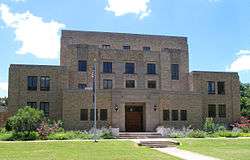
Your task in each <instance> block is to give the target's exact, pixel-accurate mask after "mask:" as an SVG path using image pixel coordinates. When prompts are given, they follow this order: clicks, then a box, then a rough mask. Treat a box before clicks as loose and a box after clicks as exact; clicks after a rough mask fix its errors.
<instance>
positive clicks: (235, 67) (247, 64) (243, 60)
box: [227, 50, 250, 72]
mask: <svg viewBox="0 0 250 160" xmlns="http://www.w3.org/2000/svg"><path fill="white" fill-rule="evenodd" d="M236 56H237V57H236V59H235V60H234V61H233V62H232V63H231V65H230V66H229V67H228V69H227V70H228V71H233V72H240V71H250V50H240V51H239V52H238V53H236Z"/></svg>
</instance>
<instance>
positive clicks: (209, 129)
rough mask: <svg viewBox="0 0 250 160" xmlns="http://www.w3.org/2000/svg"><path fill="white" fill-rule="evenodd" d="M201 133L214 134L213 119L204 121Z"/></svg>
mask: <svg viewBox="0 0 250 160" xmlns="http://www.w3.org/2000/svg"><path fill="white" fill-rule="evenodd" d="M203 131H205V132H208V133H214V132H215V131H216V126H215V123H214V121H213V118H206V121H205V123H204V125H203Z"/></svg>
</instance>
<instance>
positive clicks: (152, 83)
mask: <svg viewBox="0 0 250 160" xmlns="http://www.w3.org/2000/svg"><path fill="white" fill-rule="evenodd" d="M148 88H156V81H148Z"/></svg>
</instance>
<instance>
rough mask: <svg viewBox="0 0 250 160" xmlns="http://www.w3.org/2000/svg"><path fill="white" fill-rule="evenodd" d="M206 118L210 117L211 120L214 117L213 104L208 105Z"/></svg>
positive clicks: (214, 107) (214, 109)
mask: <svg viewBox="0 0 250 160" xmlns="http://www.w3.org/2000/svg"><path fill="white" fill-rule="evenodd" d="M208 117H211V118H215V117H216V105H215V104H209V105H208Z"/></svg>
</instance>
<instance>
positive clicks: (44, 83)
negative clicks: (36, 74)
mask: <svg viewBox="0 0 250 160" xmlns="http://www.w3.org/2000/svg"><path fill="white" fill-rule="evenodd" d="M49 89H50V78H49V76H42V77H40V90H41V91H49Z"/></svg>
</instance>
